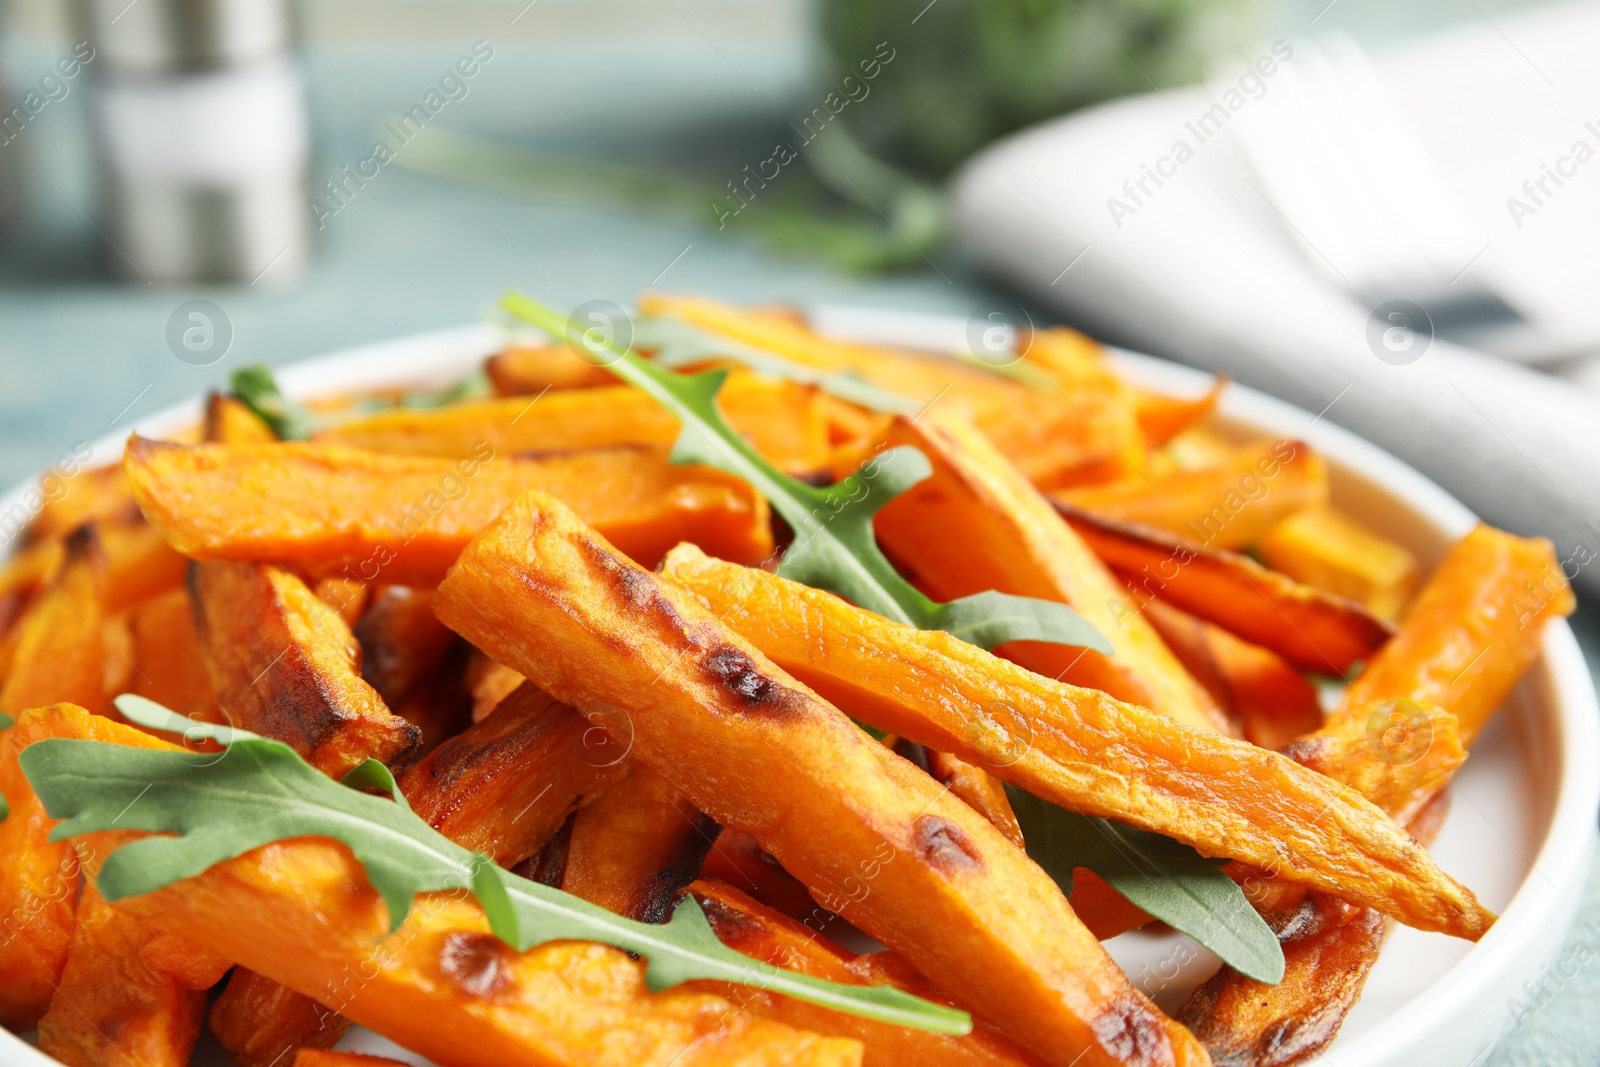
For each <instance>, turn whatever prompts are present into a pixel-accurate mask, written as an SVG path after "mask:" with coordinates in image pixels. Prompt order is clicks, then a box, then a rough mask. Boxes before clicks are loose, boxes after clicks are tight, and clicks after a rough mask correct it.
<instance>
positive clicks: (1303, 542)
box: [1257, 507, 1417, 622]
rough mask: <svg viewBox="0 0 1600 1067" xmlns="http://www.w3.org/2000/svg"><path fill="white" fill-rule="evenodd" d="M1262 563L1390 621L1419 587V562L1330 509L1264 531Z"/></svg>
mask: <svg viewBox="0 0 1600 1067" xmlns="http://www.w3.org/2000/svg"><path fill="white" fill-rule="evenodd" d="M1257 547H1258V548H1259V550H1260V552H1261V559H1262V561H1263V562H1265V563H1266V565H1267V566H1269V567H1271V568H1272V569H1273V570H1275V571H1280V572H1282V573H1284V574H1287V575H1288V576H1289V577H1291V578H1293V579H1294V580H1295V581H1297V582H1301V583H1303V584H1305V585H1309V586H1313V587H1315V588H1317V589H1323V590H1326V591H1327V592H1330V593H1332V594H1334V595H1335V596H1342V597H1345V598H1346V599H1349V600H1354V601H1355V602H1356V603H1358V604H1360V605H1362V606H1363V607H1365V608H1366V609H1367V610H1368V611H1370V612H1372V613H1373V614H1374V615H1376V616H1377V617H1378V618H1380V619H1385V620H1387V621H1389V622H1394V621H1395V620H1396V619H1398V618H1400V614H1401V611H1402V610H1403V609H1404V608H1405V606H1406V601H1407V600H1409V599H1410V597H1411V593H1412V591H1413V589H1414V588H1415V587H1416V584H1417V560H1416V557H1415V556H1413V555H1412V554H1411V553H1410V552H1408V551H1407V550H1406V549H1405V548H1403V547H1402V546H1400V545H1397V544H1395V543H1394V542H1393V541H1390V540H1388V539H1387V538H1384V537H1380V536H1379V535H1377V534H1375V533H1373V532H1372V531H1371V530H1369V529H1367V528H1366V527H1365V526H1362V525H1361V524H1360V523H1358V522H1356V521H1355V520H1354V519H1352V518H1350V517H1349V516H1347V515H1345V514H1344V513H1342V512H1339V511H1336V510H1334V509H1333V508H1329V507H1322V508H1307V509H1306V510H1305V511H1301V512H1298V513H1296V514H1294V515H1291V516H1289V517H1288V518H1286V519H1284V520H1283V521H1282V522H1280V523H1278V524H1277V525H1276V526H1274V527H1273V528H1272V529H1270V530H1268V531H1267V533H1266V535H1265V536H1264V537H1262V538H1261V542H1260V544H1259V545H1258V546H1257Z"/></svg>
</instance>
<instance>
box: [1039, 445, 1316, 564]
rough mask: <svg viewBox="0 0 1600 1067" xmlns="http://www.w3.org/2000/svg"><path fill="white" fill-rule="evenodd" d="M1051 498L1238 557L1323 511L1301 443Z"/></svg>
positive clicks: (1312, 465) (1310, 458) (1310, 457)
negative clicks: (1297, 517)
mask: <svg viewBox="0 0 1600 1067" xmlns="http://www.w3.org/2000/svg"><path fill="white" fill-rule="evenodd" d="M1054 497H1055V499H1058V500H1061V501H1064V502H1065V503H1067V504H1070V505H1072V506H1073V507H1076V508H1081V509H1082V510H1084V511H1088V512H1091V513H1093V514H1095V515H1101V516H1104V517H1106V518H1110V519H1117V520H1119V521H1121V522H1131V523H1136V524H1138V525H1141V526H1153V527H1155V528H1156V529H1158V530H1165V531H1167V532H1168V533H1170V534H1173V535H1175V536H1178V537H1182V538H1184V539H1186V540H1189V541H1193V542H1194V543H1195V544H1198V545H1202V546H1204V547H1206V548H1227V549H1240V548H1245V547H1248V546H1249V545H1253V544H1255V543H1256V542H1257V541H1258V540H1260V539H1261V537H1262V535H1264V534H1265V533H1266V532H1267V531H1268V530H1270V529H1272V527H1274V526H1275V525H1277V524H1278V523H1279V522H1280V521H1282V520H1283V519H1284V518H1286V517H1288V516H1290V515H1293V514H1294V513H1295V512H1297V511H1300V510H1302V509H1304V508H1310V507H1318V506H1321V505H1323V504H1326V503H1327V501H1328V466H1327V464H1326V463H1324V462H1323V459H1322V457H1321V456H1319V455H1317V454H1316V453H1315V452H1313V451H1312V450H1311V447H1310V446H1309V445H1307V444H1306V443H1305V442H1303V441H1288V440H1280V441H1266V442H1261V443H1258V444H1255V445H1249V446H1246V447H1243V448H1239V449H1236V450H1235V451H1234V453H1233V455H1232V456H1231V457H1230V458H1229V460H1228V462H1226V463H1222V464H1219V465H1217V466H1214V467H1206V468H1202V469H1200V470H1175V471H1172V472H1170V473H1167V474H1158V475H1155V476H1153V477H1148V478H1133V479H1127V480H1124V481H1120V482H1113V483H1111V484H1108V485H1091V486H1081V487H1079V488H1076V489H1063V490H1060V491H1058V492H1057V493H1055V494H1054Z"/></svg>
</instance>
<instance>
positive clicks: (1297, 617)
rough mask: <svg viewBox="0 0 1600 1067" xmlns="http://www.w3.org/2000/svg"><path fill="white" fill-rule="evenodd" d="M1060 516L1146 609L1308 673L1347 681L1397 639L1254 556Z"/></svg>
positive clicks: (1353, 608) (1079, 515)
mask: <svg viewBox="0 0 1600 1067" xmlns="http://www.w3.org/2000/svg"><path fill="white" fill-rule="evenodd" d="M1056 509H1057V510H1058V511H1060V512H1061V513H1062V515H1063V517H1064V518H1065V519H1066V520H1067V522H1068V523H1069V524H1070V525H1071V526H1072V528H1073V529H1074V530H1076V531H1077V532H1078V534H1079V535H1080V536H1081V537H1082V538H1083V539H1084V540H1085V541H1086V542H1087V543H1088V544H1089V547H1090V548H1092V549H1093V550H1094V552H1095V554H1096V555H1098V556H1099V557H1100V558H1101V559H1103V560H1105V562H1106V563H1107V564H1108V565H1109V566H1110V567H1111V568H1112V569H1113V570H1115V571H1116V572H1117V573H1118V574H1119V575H1120V576H1121V577H1122V578H1123V579H1124V580H1125V581H1126V582H1127V583H1128V584H1129V585H1130V586H1132V587H1133V589H1134V595H1135V598H1136V600H1137V602H1138V603H1139V604H1141V605H1142V604H1144V603H1146V602H1148V601H1149V600H1151V599H1156V598H1159V599H1162V600H1166V601H1169V602H1170V603H1172V604H1173V605H1174V606H1176V607H1179V608H1182V609H1183V610H1184V611H1187V612H1189V613H1190V614H1192V615H1196V616H1198V617H1200V618H1202V619H1205V620H1207V621H1208V622H1213V623H1216V624H1217V625H1218V626H1221V627H1222V628H1223V629H1224V630H1227V631H1229V632H1231V633H1233V634H1236V635H1237V636H1239V637H1241V638H1243V639H1244V640H1246V641H1249V642H1251V643H1253V644H1257V645H1260V646H1262V647H1263V648H1270V649H1272V650H1273V651H1274V652H1276V653H1278V654H1279V655H1280V656H1282V657H1283V658H1284V659H1286V660H1288V661H1289V662H1290V663H1293V664H1294V665H1295V666H1297V667H1299V668H1301V669H1302V670H1308V671H1316V672H1318V673H1321V674H1334V675H1339V674H1343V673H1345V672H1346V671H1347V670H1349V669H1350V668H1351V666H1353V665H1354V664H1355V663H1356V662H1358V661H1360V660H1364V659H1366V658H1367V657H1368V656H1370V655H1372V654H1373V653H1374V652H1376V651H1377V650H1378V649H1380V648H1382V647H1383V644H1384V642H1385V641H1387V640H1388V639H1389V638H1390V636H1392V635H1393V633H1394V627H1392V626H1390V625H1389V624H1388V623H1386V622H1384V621H1383V620H1382V619H1379V618H1377V617H1375V616H1373V615H1372V614H1370V613H1369V612H1368V611H1367V610H1366V609H1365V608H1363V607H1362V606H1361V605H1359V604H1356V603H1354V602H1353V601H1349V600H1344V599H1342V598H1340V597H1336V596H1333V595H1332V594H1330V593H1325V592H1323V591H1322V590H1320V589H1313V588H1311V587H1310V586H1304V585H1300V584H1299V583H1297V582H1294V581H1292V580H1290V579H1289V578H1286V577H1284V576H1283V575H1281V574H1278V573H1276V572H1274V571H1269V570H1267V569H1266V568H1265V567H1263V566H1261V565H1260V564H1258V563H1256V562H1255V561H1254V560H1252V559H1250V558H1249V557H1247V556H1241V555H1237V554H1235V553H1232V552H1218V551H1213V550H1211V549H1206V548H1202V547H1200V546H1199V545H1195V544H1192V543H1190V542H1187V541H1184V540H1182V539H1180V538H1175V537H1172V536H1171V535H1170V534H1166V533H1163V532H1162V531H1160V530H1155V529H1151V528H1149V527H1143V526H1135V525H1133V524H1131V523H1120V522H1116V521H1114V520H1111V519H1106V518H1102V517H1100V516H1097V515H1093V514H1091V513H1089V512H1086V511H1083V510H1082V509H1080V508H1076V507H1073V506H1071V505H1067V504H1064V503H1062V502H1061V501H1059V500H1058V501H1056Z"/></svg>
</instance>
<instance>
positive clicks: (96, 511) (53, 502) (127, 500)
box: [28, 465, 137, 540]
mask: <svg viewBox="0 0 1600 1067" xmlns="http://www.w3.org/2000/svg"><path fill="white" fill-rule="evenodd" d="M39 488H40V492H41V494H42V495H43V502H42V503H41V504H40V506H39V510H38V512H37V513H36V514H35V515H34V517H33V522H31V523H30V524H29V525H28V537H29V539H31V540H42V539H44V538H47V537H54V536H65V535H66V534H69V533H71V532H72V531H73V530H76V529H77V528H78V527H80V526H82V525H83V524H84V523H86V522H93V521H94V520H96V519H127V518H133V517H134V516H135V515H136V514H137V510H136V509H135V507H134V502H133V494H132V493H130V492H129V491H128V480H127V479H126V478H125V477H123V474H122V468H121V467H119V466H115V465H113V466H110V467H94V468H91V469H89V470H82V471H79V472H77V473H76V474H73V475H71V476H69V477H64V476H62V475H61V474H60V473H58V472H56V471H54V470H51V471H47V472H45V475H44V477H43V479H41V481H40V487H39Z"/></svg>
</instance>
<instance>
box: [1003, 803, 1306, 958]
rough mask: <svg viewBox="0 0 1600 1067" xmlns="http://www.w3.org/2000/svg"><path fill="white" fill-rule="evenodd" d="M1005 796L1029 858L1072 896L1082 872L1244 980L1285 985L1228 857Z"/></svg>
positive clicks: (1278, 949)
mask: <svg viewBox="0 0 1600 1067" xmlns="http://www.w3.org/2000/svg"><path fill="white" fill-rule="evenodd" d="M1006 793H1007V795H1008V796H1009V797H1010V800H1011V807H1012V810H1013V811H1014V812H1016V816H1017V823H1018V824H1019V825H1020V826H1021V827H1022V839H1023V840H1024V841H1026V842H1027V843H1028V844H1027V850H1028V855H1029V856H1031V857H1032V858H1033V860H1034V862H1035V863H1037V864H1039V866H1040V867H1042V868H1044V870H1045V873H1047V874H1048V875H1050V877H1051V878H1053V879H1055V881H1056V884H1057V885H1059V886H1061V891H1062V892H1063V893H1069V894H1070V893H1071V892H1072V872H1073V870H1074V869H1075V868H1077V867H1087V868H1088V869H1089V870H1091V871H1093V872H1094V873H1095V874H1098V875H1099V876H1100V877H1101V878H1104V879H1105V880H1106V882H1107V883H1109V884H1110V886H1111V888H1113V889H1115V890H1116V891H1117V892H1118V893H1121V894H1122V895H1123V896H1124V897H1127V898H1128V900H1129V901H1131V902H1132V903H1134V904H1136V905H1138V906H1139V907H1140V908H1142V909H1144V910H1145V911H1147V912H1149V913H1150V914H1151V915H1153V916H1155V917H1156V918H1158V919H1160V920H1161V921H1162V922H1164V923H1166V924H1167V925H1169V926H1172V927H1174V928H1176V929H1178V930H1181V931H1183V932H1184V933H1186V934H1188V935H1189V936H1190V937H1192V938H1194V939H1195V940H1196V941H1198V942H1200V943H1201V944H1202V945H1204V946H1205V947H1206V948H1208V949H1210V950H1211V951H1212V952H1214V953H1216V954H1217V956H1218V957H1220V958H1221V959H1222V962H1224V963H1226V964H1227V965H1228V966H1230V967H1232V968H1233V969H1234V970H1236V971H1238V972H1239V973H1240V974H1242V975H1244V976H1245V977H1247V978H1253V979H1255V980H1256V981H1258V982H1264V983H1266V984H1267V985H1276V984H1277V983H1278V982H1281V981H1282V980H1283V969H1284V959H1283V948H1282V946H1281V945H1279V944H1278V938H1277V935H1276V934H1274V933H1273V932H1272V927H1270V926H1268V925H1267V923H1266V920H1264V919H1262V918H1261V916H1260V915H1259V914H1257V913H1256V910H1255V909H1254V908H1252V907H1251V906H1250V902H1249V901H1248V900H1246V899H1245V896H1244V892H1243V891H1242V890H1241V889H1240V888H1239V886H1238V884H1237V883H1236V882H1234V880H1233V879H1231V878H1229V877H1228V876H1227V875H1226V874H1224V873H1222V865H1223V864H1224V863H1226V862H1227V861H1226V860H1216V859H1207V858H1206V857H1204V856H1202V855H1200V853H1198V852H1196V851H1195V850H1194V849H1192V848H1190V847H1189V846H1188V845H1185V844H1182V843H1180V842H1177V841H1174V840H1172V839H1171V838H1170V837H1163V836H1162V835H1161V834H1153V833H1147V832H1146V831H1143V830H1135V829H1133V828H1131V827H1127V826H1123V825H1121V824H1120V823H1115V822H1111V821H1110V820H1108V819H1098V818H1093V817H1091V816H1087V815H1078V814H1075V813H1073V812H1070V811H1067V810H1065V809H1063V808H1060V807H1057V806H1056V805H1054V804H1052V803H1050V802H1049V801H1047V800H1042V799H1040V798H1039V797H1036V796H1034V795H1033V794H1031V793H1028V792H1026V791H1024V790H1021V789H1018V788H1016V787H1015V786H1010V785H1008V786H1007V787H1006Z"/></svg>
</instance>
